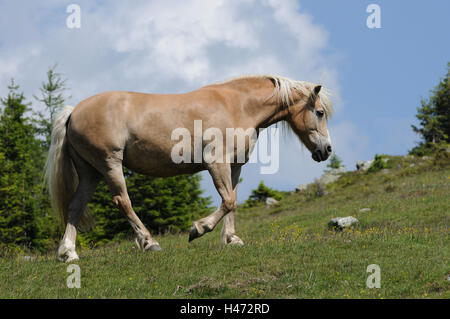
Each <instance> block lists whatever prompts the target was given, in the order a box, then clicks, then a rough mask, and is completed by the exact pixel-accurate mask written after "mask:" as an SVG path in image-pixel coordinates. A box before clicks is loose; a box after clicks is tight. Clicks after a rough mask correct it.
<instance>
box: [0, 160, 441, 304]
mask: <svg viewBox="0 0 450 319" xmlns="http://www.w3.org/2000/svg"><path fill="white" fill-rule="evenodd" d="M387 158H389V161H388V163H387V164H388V166H390V167H391V168H390V169H389V170H388V171H386V170H380V171H378V172H373V173H363V174H361V173H359V172H348V173H346V174H344V175H343V176H342V177H341V178H340V179H339V180H338V181H337V182H335V183H332V184H329V185H327V192H328V194H326V195H323V196H320V190H319V192H318V191H317V189H315V187H316V186H315V185H311V186H310V187H309V188H308V189H307V190H306V191H304V192H302V193H292V194H290V195H288V196H286V197H285V198H284V199H283V200H282V201H281V204H280V205H279V206H278V207H273V208H265V207H264V206H261V207H255V208H252V209H241V210H240V211H239V212H238V214H237V216H236V229H237V232H238V235H239V236H240V237H241V238H242V239H243V240H244V242H245V243H246V245H245V246H244V247H223V246H222V245H221V243H220V234H219V232H220V227H218V228H217V229H216V230H215V231H213V232H212V233H210V234H207V235H205V236H204V237H203V238H200V239H197V240H196V241H194V242H192V243H190V244H188V243H187V235H186V234H179V235H165V236H161V237H159V238H158V241H159V243H160V244H161V245H162V247H163V249H164V250H163V251H161V252H157V253H155V252H153V253H141V252H139V251H138V250H137V248H136V246H135V245H134V243H133V242H132V241H127V242H121V243H114V244H109V245H107V246H104V247H99V248H95V249H87V248H84V249H80V248H78V251H79V255H80V258H81V260H80V261H79V262H78V265H79V266H80V269H81V288H80V289H69V288H67V286H66V279H67V277H68V276H69V273H67V265H66V264H61V263H59V262H57V261H56V260H55V257H54V256H53V255H45V256H37V257H36V258H35V259H32V260H25V259H24V258H23V256H19V257H16V258H9V259H8V258H5V259H1V260H0V282H1V283H2V284H1V289H0V298H30V297H33V298H61V297H62V298H73V297H81V298H102V297H106V298H116V297H118V298H209V297H212V298H237V297H239V298H247V297H248V298H323V297H326V298H346V297H349V298H407V297H413V298H415V297H417V298H422V297H437V298H449V297H450V281H449V279H448V277H449V276H450V265H449V260H450V250H449V247H450V236H449V225H450V214H449V212H450V196H449V195H450V165H449V158H448V153H443V154H440V155H439V156H438V157H437V158H428V159H427V158H425V159H422V158H414V157H387ZM362 208H370V211H365V212H360V210H361V209H362ZM349 215H351V216H354V217H356V218H357V219H358V220H359V224H358V225H357V226H355V227H352V228H351V229H349V230H344V231H342V232H336V231H334V230H330V229H328V227H327V223H328V221H329V220H330V219H331V218H333V217H340V216H349ZM370 264H377V265H379V266H380V269H381V288H380V289H369V288H367V286H366V280H367V277H368V276H369V275H370V274H369V273H367V272H366V269H367V266H368V265H370Z"/></svg>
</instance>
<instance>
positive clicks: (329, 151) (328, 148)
mask: <svg viewBox="0 0 450 319" xmlns="http://www.w3.org/2000/svg"><path fill="white" fill-rule="evenodd" d="M327 151H328V153H331V145H328V146H327Z"/></svg>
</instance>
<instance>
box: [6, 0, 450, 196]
mask: <svg viewBox="0 0 450 319" xmlns="http://www.w3.org/2000/svg"><path fill="white" fill-rule="evenodd" d="M70 4H78V5H79V7H80V9H81V12H80V22H81V26H80V28H68V27H67V24H66V20H67V18H68V17H69V15H70V13H68V12H67V11H66V10H67V7H68V6H69V5H70ZM370 4H377V5H378V6H379V8H380V19H381V25H380V28H372V29H371V28H368V27H367V24H366V20H367V18H368V17H369V15H371V13H372V12H367V11H366V8H367V7H368V6H369V5H370ZM448 12H450V2H449V1H448V0H433V1H406V0H398V1H386V0H385V1H381V0H380V1H363V0H361V1H345V2H344V1H335V0H299V1H294V0H263V1H256V0H240V1H233V0H228V1H219V0H217V1H211V0H192V1H143V0H136V1H133V2H128V1H127V2H125V1H118V0H116V1H62V0H47V1H31V0H28V1H24V0H16V1H11V0H0V96H6V94H7V92H8V89H7V85H8V83H9V81H10V79H11V77H14V78H15V80H16V83H17V84H19V85H20V86H21V89H22V90H23V92H24V93H25V95H26V96H27V97H28V100H29V101H31V102H33V106H32V107H33V108H34V109H40V108H42V105H40V104H39V102H37V101H36V100H35V99H33V97H32V96H33V94H35V95H37V94H39V87H40V85H41V83H42V81H44V79H45V74H46V71H47V70H48V68H49V67H50V66H52V65H55V64H57V71H58V72H59V73H61V74H63V76H64V77H65V78H67V85H68V87H70V89H71V90H70V95H71V97H70V98H69V99H68V104H70V105H76V104H77V103H78V102H80V101H81V100H83V99H84V98H87V97H89V96H91V95H94V94H97V93H100V92H102V91H109V90H129V91H139V92H148V93H180V92H187V91H190V90H194V89H196V88H199V87H201V86H203V85H206V84H209V83H214V82H221V81H223V80H226V79H229V78H231V77H234V76H238V75H242V74H261V73H262V74H278V75H283V76H287V77H290V78H293V79H296V80H305V81H310V82H317V83H321V84H322V85H324V87H326V88H328V89H330V90H331V91H332V92H333V102H334V107H335V110H336V112H335V115H334V116H333V118H331V119H330V121H329V123H328V128H329V132H330V135H331V140H332V144H333V149H334V151H335V152H336V154H337V155H338V156H339V157H340V158H341V159H342V160H343V162H344V164H345V166H346V168H347V169H348V170H354V169H355V163H356V161H357V160H369V159H372V158H373V157H374V155H375V154H381V153H382V154H391V155H403V154H406V153H407V152H408V150H410V149H411V148H412V147H413V146H414V145H415V143H416V142H417V141H418V140H419V137H418V136H417V135H415V134H414V133H413V131H412V130H411V124H414V123H417V122H416V120H415V114H416V108H417V107H418V106H420V100H421V98H426V97H427V96H428V95H429V91H430V90H431V89H432V88H433V87H434V86H435V85H437V84H438V82H439V80H440V78H441V77H442V76H444V74H445V72H446V65H447V62H448V61H450V41H449V40H450V39H449V34H448V30H450V19H448ZM279 149H280V166H279V170H278V172H277V173H276V174H270V175H263V174H261V173H260V166H259V165H258V164H246V165H245V166H244V168H243V171H242V175H241V176H242V178H243V182H242V183H241V184H240V186H239V191H238V201H239V202H242V201H244V200H245V199H246V198H247V197H248V196H249V195H250V193H251V190H252V189H254V188H256V187H257V185H258V183H259V181H261V180H263V181H264V182H265V184H266V185H268V186H270V187H273V188H276V189H279V190H294V189H295V187H296V186H297V185H299V184H305V183H309V182H312V181H314V179H316V178H318V177H320V175H321V173H322V172H323V170H324V169H325V168H326V162H325V163H316V162H314V161H313V160H312V159H311V155H310V153H309V151H307V150H306V148H304V147H302V146H301V145H300V142H299V141H298V139H297V138H296V137H292V136H287V137H283V136H282V137H281V138H280V145H279ZM202 175H203V181H202V187H203V188H204V189H205V195H208V196H211V197H212V199H213V201H214V203H216V204H217V203H219V201H220V197H219V196H218V194H217V193H216V191H215V189H214V186H213V184H212V181H211V178H210V177H209V176H208V174H207V173H204V174H202Z"/></svg>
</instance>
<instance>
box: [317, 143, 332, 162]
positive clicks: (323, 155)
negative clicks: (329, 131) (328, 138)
mask: <svg viewBox="0 0 450 319" xmlns="http://www.w3.org/2000/svg"><path fill="white" fill-rule="evenodd" d="M331 151H332V149H331V145H327V146H326V147H325V149H324V150H323V151H322V150H320V149H318V148H317V149H316V150H315V151H314V152H312V158H313V160H315V161H316V162H322V161H326V160H327V159H328V157H329V156H330V154H331Z"/></svg>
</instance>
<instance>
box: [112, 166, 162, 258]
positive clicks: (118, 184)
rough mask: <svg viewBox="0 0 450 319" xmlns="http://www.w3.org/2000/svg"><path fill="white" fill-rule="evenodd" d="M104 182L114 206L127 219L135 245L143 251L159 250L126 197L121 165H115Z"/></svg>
mask: <svg viewBox="0 0 450 319" xmlns="http://www.w3.org/2000/svg"><path fill="white" fill-rule="evenodd" d="M105 178H106V182H107V183H108V185H109V188H110V191H111V195H112V197H113V201H114V204H115V205H116V206H117V207H118V208H119V210H120V212H121V213H122V214H123V215H124V216H125V217H126V218H127V220H128V222H129V223H130V225H131V227H132V228H133V230H134V232H135V233H136V244H137V245H138V247H139V248H140V249H142V250H144V251H147V250H161V247H160V246H159V244H158V242H157V241H156V240H155V239H153V237H152V236H151V235H150V232H149V231H148V229H147V228H146V227H145V226H144V224H143V223H142V222H141V220H140V219H139V217H137V215H136V213H135V212H134V210H133V207H132V206H131V201H130V198H129V197H128V192H127V186H126V183H125V178H124V176H123V172H122V165H116V166H114V168H112V169H111V170H109V171H108V172H107V173H106V175H105Z"/></svg>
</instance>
